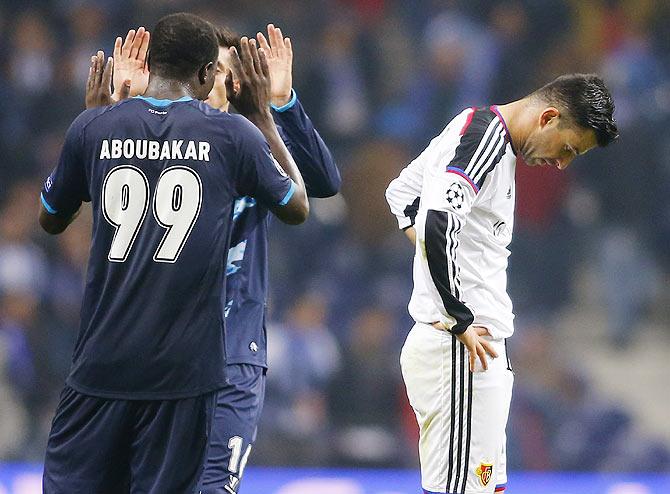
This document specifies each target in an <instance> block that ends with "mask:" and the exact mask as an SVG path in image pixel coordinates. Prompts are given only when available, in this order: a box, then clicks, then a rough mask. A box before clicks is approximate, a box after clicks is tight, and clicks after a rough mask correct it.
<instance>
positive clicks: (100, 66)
mask: <svg viewBox="0 0 670 494" xmlns="http://www.w3.org/2000/svg"><path fill="white" fill-rule="evenodd" d="M95 58H96V61H95V84H96V85H97V86H100V85H101V84H102V73H103V70H104V68H105V62H104V60H105V52H103V51H102V50H98V53H97V54H96V56H95Z"/></svg>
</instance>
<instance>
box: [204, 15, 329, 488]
mask: <svg viewBox="0 0 670 494" xmlns="http://www.w3.org/2000/svg"><path fill="white" fill-rule="evenodd" d="M218 40H219V60H218V73H219V74H218V75H217V82H216V83H215V85H214V89H213V90H212V93H210V97H209V99H208V100H207V102H208V103H209V104H211V105H212V106H216V107H218V108H220V109H222V110H224V111H225V110H227V108H228V101H227V99H226V93H225V91H224V90H223V87H222V78H223V77H222V75H223V74H225V73H226V72H227V68H228V67H229V66H230V56H229V47H231V46H236V45H237V44H238V43H239V40H238V39H237V37H236V36H234V35H233V34H232V33H230V32H228V31H227V30H225V29H219V32H218ZM257 41H258V44H259V45H260V46H261V47H262V48H264V50H265V53H267V54H268V65H269V68H270V75H271V81H272V83H271V87H272V110H273V111H272V115H273V117H274V120H275V123H276V124H277V127H278V129H279V132H280V135H281V136H282V139H283V140H284V142H285V144H286V147H287V148H288V149H289V151H290V152H291V155H292V156H293V158H294V159H295V162H296V164H297V165H298V168H299V169H300V172H301V174H302V177H303V178H304V180H305V187H306V189H307V193H308V195H309V196H311V197H330V196H332V195H335V194H336V193H337V192H338V190H339V187H340V183H341V179H340V173H339V171H338V169H337V166H336V164H335V162H334V160H333V158H332V155H331V153H330V151H329V149H328V147H327V146H326V145H325V143H324V142H323V140H322V139H321V136H320V135H319V133H318V132H317V131H316V129H315V128H314V126H313V124H312V122H311V120H310V119H309V117H308V116H307V114H306V113H305V110H304V109H303V107H302V105H301V104H300V101H299V100H298V98H297V96H296V93H295V91H293V89H292V59H293V50H292V47H291V42H290V39H289V38H284V37H283V35H282V32H281V30H280V29H279V28H277V27H275V26H274V25H272V24H270V25H269V26H268V36H267V38H266V37H265V36H264V35H263V34H262V33H258V34H257ZM271 218H272V216H271V215H270V214H269V211H268V208H267V207H266V206H264V205H263V204H261V203H259V202H258V201H256V200H255V199H254V198H252V197H243V198H240V199H237V200H236V201H235V208H234V213H233V219H234V224H233V234H232V239H231V244H230V251H229V253H228V260H227V267H226V272H227V276H226V298H223V299H222V304H223V306H224V311H225V312H224V313H225V315H226V329H225V331H226V337H225V341H226V363H227V367H226V374H227V375H228V385H227V386H226V387H225V388H224V389H222V390H221V392H220V393H219V397H218V403H217V409H216V412H215V416H214V423H213V426H212V434H211V438H210V446H209V451H208V454H207V461H206V463H205V470H204V473H203V477H202V483H201V487H200V489H201V490H200V493H201V494H231V493H236V492H239V489H240V480H241V477H242V474H243V472H244V467H245V465H246V463H247V460H248V459H249V455H250V453H251V448H252V445H253V443H254V441H255V439H256V430H257V427H258V422H259V419H260V415H261V410H262V407H263V400H264V394H265V372H266V369H267V341H266V334H265V309H266V300H267V296H268V230H269V226H270V223H271Z"/></svg>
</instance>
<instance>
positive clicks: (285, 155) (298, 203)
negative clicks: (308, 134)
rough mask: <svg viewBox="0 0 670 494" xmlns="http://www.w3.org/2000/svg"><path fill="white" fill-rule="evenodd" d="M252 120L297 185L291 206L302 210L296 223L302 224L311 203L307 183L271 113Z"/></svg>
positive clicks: (275, 156)
mask: <svg viewBox="0 0 670 494" xmlns="http://www.w3.org/2000/svg"><path fill="white" fill-rule="evenodd" d="M250 120H251V122H252V123H253V124H254V125H256V127H258V129H259V130H260V131H261V133H262V134H263V136H264V137H265V140H266V141H267V142H268V145H269V146H270V151H271V152H272V155H273V156H274V158H275V159H276V160H277V162H278V163H279V165H280V166H281V167H282V169H283V170H284V171H285V172H286V174H287V175H288V176H289V177H290V178H291V180H293V182H294V183H295V186H296V187H295V192H294V193H293V196H292V197H293V199H292V201H291V202H290V203H289V204H290V205H291V206H295V207H297V208H298V209H300V214H299V216H301V217H302V219H301V221H296V222H295V223H302V221H304V220H305V219H306V218H307V215H308V214H309V201H308V199H307V191H306V189H305V182H304V180H303V178H302V175H301V173H300V170H299V169H298V166H297V165H296V163H295V161H294V160H293V158H292V157H291V153H290V152H289V150H288V149H287V147H286V145H285V144H284V141H283V140H282V138H281V136H280V135H279V131H278V130H277V126H276V125H275V123H274V120H272V116H271V115H270V114H269V112H268V114H267V115H265V116H262V115H261V116H259V117H257V118H254V119H250ZM275 213H276V212H275Z"/></svg>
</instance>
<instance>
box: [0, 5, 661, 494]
mask: <svg viewBox="0 0 670 494" xmlns="http://www.w3.org/2000/svg"><path fill="white" fill-rule="evenodd" d="M178 10H188V11H191V12H195V13H199V14H201V15H203V16H205V17H206V18H208V19H211V20H212V21H215V22H220V23H225V24H226V25H228V26H230V27H232V28H234V29H235V30H237V31H238V32H240V33H243V34H253V33H255V32H257V31H258V30H262V29H264V26H265V25H266V24H267V23H268V22H274V23H276V24H277V25H279V26H281V27H282V29H283V31H284V33H285V35H289V36H290V37H291V38H292V41H293V46H294V52H295V58H294V87H295V88H296V90H297V93H298V95H299V97H300V98H301V100H302V101H303V104H304V105H305V107H306V109H307V111H308V113H309V114H310V115H311V116H312V118H313V120H314V121H315V123H316V126H317V128H318V129H319V130H320V131H321V133H322V135H323V136H324V138H325V140H326V142H327V143H328V144H329V145H330V147H331V149H332V150H333V152H334V154H335V156H336V158H337V161H338V163H339V165H340V167H341V170H342V173H343V177H344V184H343V187H342V193H341V195H339V196H337V197H335V198H332V199H327V200H315V201H314V202H313V206H312V215H311V217H310V219H309V220H308V222H307V223H306V224H305V225H303V226H301V227H298V228H294V227H292V228H286V227H283V226H281V225H279V224H277V225H275V226H274V228H273V230H272V232H271V237H272V241H271V249H272V250H271V262H270V265H271V280H272V294H271V300H270V308H269V310H270V317H269V322H268V332H269V338H270V371H269V374H268V393H267V399H266V405H265V411H264V414H263V420H262V423H261V428H260V435H259V441H258V443H257V445H256V447H255V449H254V452H253V454H252V456H251V465H252V467H251V468H252V469H253V467H254V466H257V465H262V466H264V467H271V468H269V469H268V468H266V469H261V470H256V474H254V473H253V472H254V471H253V470H250V471H249V472H250V474H249V478H248V479H247V480H248V487H247V488H248V489H249V490H248V491H247V492H251V493H253V492H270V490H269V489H271V488H275V487H277V488H278V486H279V485H280V484H281V482H282V481H281V480H276V482H277V483H276V484H272V483H269V484H263V485H264V487H255V488H254V487H253V485H252V483H253V482H254V480H253V477H256V478H257V479H256V480H255V482H263V481H264V479H272V478H274V477H273V475H275V476H276V475H279V476H281V475H287V476H288V477H291V478H294V477H295V478H298V477H300V476H304V475H307V474H306V473H305V471H303V470H301V471H291V470H280V469H277V468H276V467H280V466H284V467H286V466H290V467H319V468H323V467H331V468H332V467H338V468H351V467H356V468H361V467H365V468H395V469H410V470H408V471H407V472H405V474H404V476H403V474H402V472H400V473H399V475H401V477H402V478H403V479H404V480H396V481H393V482H394V486H395V489H397V492H398V493H399V492H403V493H404V492H408V493H409V492H413V489H414V488H415V487H417V484H416V478H417V477H416V467H417V454H416V446H415V440H416V431H415V423H414V418H413V416H412V413H411V410H410V409H409V408H408V405H407V403H406V399H405V397H404V389H403V386H402V381H401V377H400V374H399V365H398V356H399V351H400V347H401V344H402V342H403V339H404V337H405V335H406V333H407V331H408V330H409V328H410V326H411V321H410V319H409V316H408V314H407V311H406V304H407V301H408V298H409V294H410V290H411V263H410V258H411V255H412V249H411V247H410V246H409V244H408V242H407V240H406V239H405V238H404V236H403V235H402V234H400V233H399V232H398V231H397V229H396V225H395V220H394V218H393V217H392V216H391V215H390V213H389V212H388V209H387V206H386V203H385V201H384V194H383V193H384V189H385V187H386V185H387V184H388V182H389V181H390V180H391V179H392V178H393V177H395V176H396V175H397V173H398V171H399V170H400V169H401V167H402V166H404V164H406V163H407V162H408V161H409V160H410V159H411V158H413V157H414V156H415V155H416V154H417V153H418V152H419V151H420V150H421V149H423V147H425V146H426V144H427V143H428V141H429V140H430V138H431V137H432V136H433V135H435V134H437V133H438V132H439V131H440V130H441V129H442V128H443V127H444V125H445V124H446V122H447V121H448V120H449V119H450V118H451V117H452V116H453V115H454V114H455V113H456V112H458V111H460V109H462V108H463V107H465V106H472V105H483V104H487V103H488V104H490V103H504V102H507V101H510V100H512V99H515V98H518V97H521V96H523V95H525V94H526V93H527V92H529V91H530V90H532V89H534V88H535V87H537V86H539V85H541V84H543V83H545V82H547V81H549V80H550V79H552V78H553V77H555V76H556V75H559V74H561V73H565V72H577V71H582V72H584V71H595V72H598V73H600V74H601V75H602V76H603V77H604V78H605V80H606V82H607V83H608V84H609V86H610V87H611V89H612V92H613V94H614V99H615V103H616V106H617V112H616V117H617V120H618V123H619V128H620V132H621V139H620V141H619V142H618V143H616V144H615V145H613V146H611V147H610V148H608V149H605V150H596V151H594V152H592V153H590V154H589V155H587V156H586V157H584V158H580V159H579V160H578V161H577V162H576V163H575V164H574V166H572V167H571V168H570V169H569V170H568V171H567V172H566V173H560V172H558V171H555V170H548V169H543V170H534V169H530V168H527V167H523V166H521V167H519V168H518V173H517V175H518V177H517V180H518V187H517V190H518V199H517V223H516V225H515V240H514V243H513V245H512V251H513V254H512V258H511V265H510V270H509V274H510V286H509V289H510V291H511V294H512V297H513V300H514V301H515V312H516V313H517V324H516V326H517V331H516V334H515V335H514V337H513V338H512V339H511V340H510V342H509V346H510V351H511V355H512V362H513V366H514V368H515V373H516V382H515V390H514V398H513V403H512V409H511V415H510V421H509V427H508V441H509V444H508V456H509V460H508V462H509V467H510V468H511V469H512V470H513V471H514V472H519V473H517V474H516V475H517V476H518V477H517V478H519V479H525V482H518V483H517V486H515V487H514V490H512V492H518V493H520V492H526V490H523V491H522V490H521V488H522V487H524V486H523V485H522V484H525V489H531V490H529V491H528V492H554V491H550V490H544V489H540V487H539V485H540V484H536V485H535V484H534V482H535V481H530V480H528V478H526V477H522V475H523V474H522V473H520V472H523V471H559V472H560V471H566V472H567V471H583V472H589V471H592V472H593V471H595V472H642V475H640V476H637V477H630V478H621V477H618V478H613V477H612V478H609V480H607V479H608V477H602V476H598V477H580V476H574V475H570V476H566V477H558V478H559V479H561V480H559V481H557V482H556V484H559V483H560V482H563V481H567V480H568V479H569V480H571V481H573V482H577V481H579V482H580V483H581V484H580V485H583V486H585V487H584V488H585V489H586V490H584V491H583V492H585V493H586V492H594V493H595V492H610V493H614V492H617V493H619V494H622V493H626V494H633V493H634V494H647V493H651V492H659V493H660V492H670V487H668V485H667V482H670V480H668V477H667V474H668V473H669V472H670V426H669V425H668V418H669V417H668V411H667V410H668V407H669V405H670V393H668V378H670V371H669V370H668V365H667V362H668V354H670V333H669V331H668V328H669V326H670V325H669V323H670V286H669V284H668V279H669V278H668V276H669V274H670V248H669V246H670V125H669V124H670V2H667V1H662V0H658V1H654V0H593V1H580V0H525V1H520V0H501V1H493V0H462V1H434V0H413V1H411V2H410V1H406V2H405V1H393V0H339V1H336V0H283V1H279V0H265V1H260V0H259V1H202V0H201V1H198V2H189V1H178V0H162V1H158V0H136V1H126V2H119V1H116V0H100V1H66V0H35V1H30V2H16V1H13V0H1V1H0V102H1V103H0V105H1V111H0V156H2V159H1V160H0V492H2V493H4V492H5V490H6V492H8V493H10V492H26V493H27V492H37V491H31V490H30V487H25V486H27V485H33V489H34V488H35V485H36V484H34V483H33V484H30V482H31V481H30V480H25V479H24V482H23V483H22V484H21V482H19V481H18V480H16V479H17V478H20V477H21V475H22V473H21V472H27V474H28V475H29V476H30V475H32V477H30V478H32V479H33V482H34V479H35V473H34V472H35V471H36V470H35V469H36V468H37V469H39V463H40V462H41V460H42V457H43V450H44V445H45V441H46V435H47V433H48V429H49V425H50V420H51V417H52V414H53V410H54V407H55V404H56V400H57V397H58V394H59V392H60V390H61V387H62V383H63V379H64V376H65V375H66V372H67V370H68V365H69V361H70V354H71V349H72V346H73V342H74V339H75V335H76V330H77V321H78V311H79V304H80V297H81V294H82V276H83V271H84V269H85V263H86V259H87V255H88V251H87V249H88V238H89V228H90V212H89V211H84V213H83V214H82V216H81V217H80V218H79V219H78V221H77V222H76V223H75V224H74V225H73V226H72V227H71V228H70V229H69V230H68V231H67V232H66V233H65V234H64V235H61V236H60V237H58V238H50V237H48V236H47V235H45V234H43V233H41V232H40V231H38V226H37V221H36V217H37V205H38V194H39V189H40V187H41V182H42V180H43V178H44V177H46V176H47V174H48V173H49V172H50V170H51V168H52V167H53V166H54V164H55V162H56V159H57V156H58V152H59V147H60V145H61V143H62V141H63V136H64V133H65V130H66V128H67V126H68V125H69V123H70V122H71V121H72V119H73V118H74V117H75V116H76V115H77V114H78V113H79V112H80V111H81V110H82V108H83V94H84V83H85V78H86V75H87V67H88V59H89V56H90V55H91V54H92V53H94V52H95V50H97V49H99V48H103V49H104V50H105V52H106V53H107V54H110V52H111V48H112V44H113V41H114V37H115V36H117V35H124V34H125V32H126V31H127V30H128V29H129V28H131V27H137V26H139V25H144V26H147V27H148V28H149V29H151V26H152V25H153V24H154V23H155V21H156V20H157V19H158V18H159V17H160V16H161V15H163V14H165V13H169V12H174V11H178ZM147 296H152V294H147ZM203 358H206V355H204V354H203ZM26 465H28V466H26ZM30 465H32V466H30ZM35 465H37V466H35ZM31 472H32V473H31ZM278 472H279V473H278ZM281 472H283V473H281ZM336 472H337V471H335V473H333V471H331V472H330V474H328V473H327V472H326V473H324V472H323V471H320V473H319V475H321V476H323V475H326V476H328V475H331V477H332V476H335V477H336V478H339V477H338V475H337V473H336ZM644 472H649V473H648V474H645V473H644ZM659 473H661V474H663V473H665V474H666V477H653V476H652V475H656V474H659ZM353 475H354V476H356V475H358V476H360V477H361V479H360V485H359V487H360V489H361V490H359V491H357V490H353V489H350V490H345V487H342V486H343V485H344V484H341V485H340V487H334V488H333V487H332V486H331V487H328V488H327V487H325V484H324V485H322V486H321V487H319V488H316V487H308V488H307V490H303V491H298V490H290V489H289V488H286V489H285V491H282V492H286V493H288V492H291V493H293V492H319V493H320V494H321V493H322V494H327V493H329V492H333V493H342V494H349V492H352V493H359V492H360V493H363V492H365V493H368V492H369V493H372V492H382V491H380V490H374V489H382V490H383V489H386V491H385V492H389V491H388V488H390V487H392V486H391V484H390V481H388V482H389V485H385V484H386V483H387V480H379V479H380V477H375V475H377V474H375V473H374V472H358V473H354V474H353ZM390 475H391V474H390V473H389V474H388V476H387V477H383V476H382V477H381V478H382V479H384V478H386V479H390V478H391V477H390ZM345 476H346V475H344V473H343V474H342V478H344V477H345ZM369 476H372V477H374V478H376V479H377V480H376V482H377V484H374V485H378V487H373V484H372V483H370V484H368V483H366V482H368V481H369V482H373V481H372V480H369V479H368V480H365V479H367V478H368V477H369ZM288 477H287V478H288ZM372 477H370V478H372ZM21 478H23V477H21ZM277 478H278V477H277ZM399 478H400V477H398V479H399ZM513 478H514V477H513ZM533 478H539V477H533ZM551 478H552V479H556V478H557V477H551ZM575 479H577V480H575ZM579 479H582V480H583V482H582V481H580V480H579ZM603 479H605V480H603ZM645 479H647V480H646V481H645ZM600 481H603V482H605V481H606V484H607V485H606V484H605V483H604V484H602V485H601V484H598V482H600ZM3 482H5V484H3ZM12 482H15V483H14V484H12ZM267 482H272V480H267ZM352 482H355V481H352ZM403 482H405V484H407V485H408V486H409V487H406V489H408V490H406V491H405V490H402V489H405V487H401V486H402V485H403ZM528 482H530V483H531V484H533V485H534V486H533V485H529V484H528ZM537 482H539V480H537ZM645 482H646V484H645ZM663 482H666V484H664V483H663ZM551 483H552V485H553V484H554V482H551ZM614 484H617V486H614ZM12 485H14V486H13V487H12ZM17 485H22V486H24V487H23V490H20V489H21V487H17ZM257 485H261V484H257ZM282 485H283V484H282ZM352 485H353V484H352ZM565 485H568V484H565ZM645 485H646V487H645ZM510 488H512V487H510ZM3 489H5V490H3ZM328 489H330V490H328ZM517 489H519V490H517ZM547 489H549V487H547ZM589 489H591V490H589ZM607 489H610V490H607ZM659 489H661V490H659ZM244 490H245V489H243V492H244ZM272 492H274V491H272ZM277 492H279V491H277ZM394 492H396V491H394ZM556 492H571V493H576V492H578V490H577V487H576V484H575V487H573V488H569V487H565V490H563V491H556ZM579 492H581V491H579Z"/></svg>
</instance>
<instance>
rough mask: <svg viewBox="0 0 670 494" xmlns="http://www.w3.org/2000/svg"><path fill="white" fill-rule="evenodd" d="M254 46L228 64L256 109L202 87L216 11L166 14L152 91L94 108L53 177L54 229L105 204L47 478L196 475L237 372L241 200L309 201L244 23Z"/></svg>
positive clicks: (285, 215)
mask: <svg viewBox="0 0 670 494" xmlns="http://www.w3.org/2000/svg"><path fill="white" fill-rule="evenodd" d="M241 52H242V59H243V61H240V59H239V57H238V53H237V51H236V50H232V51H231V61H232V66H233V68H234V70H235V73H236V76H237V78H238V79H239V85H238V88H237V89H235V88H234V87H233V84H232V77H231V76H229V77H228V80H227V88H228V91H229V94H228V98H229V99H230V100H231V101H232V102H233V103H234V104H235V106H236V108H237V109H238V110H239V111H240V113H241V114H242V115H244V116H245V117H247V118H246V119H245V118H244V117H242V116H237V115H228V114H225V113H222V112H220V111H218V110H214V109H212V108H210V107H209V106H208V105H205V104H204V103H202V102H200V101H198V100H203V99H205V98H206V97H207V95H208V94H209V92H210V90H211V88H212V86H213V83H214V78H215V70H216V65H215V64H216V60H217V53H218V49H217V40H216V35H215V32H214V30H213V28H212V27H211V25H210V24H209V23H207V22H206V21H204V20H202V19H200V18H198V17H196V16H193V15H190V14H174V15H171V16H167V17H165V18H163V19H161V20H160V21H159V23H158V24H157V26H156V28H155V29H154V31H153V40H152V44H151V52H150V55H149V61H148V62H149V67H150V69H151V76H150V79H149V86H148V88H147V91H146V93H145V95H144V96H143V97H141V98H131V99H127V100H124V101H122V102H120V103H118V104H115V105H112V106H105V107H102V108H96V109H92V110H87V111H85V112H84V113H82V114H81V115H80V116H79V117H78V118H77V119H76V120H75V121H74V123H73V124H72V126H71V127H70V129H69V130H68V133H67V135H66V139H65V144H64V147H63V151H62V153H61V158H60V161H59V163H58V165H57V167H56V169H55V170H54V171H53V172H52V174H51V175H50V176H49V178H48V179H47V181H46V182H45V185H44V188H43V190H42V196H41V201H42V210H41V212H40V223H41V225H42V226H43V228H44V229H45V230H46V231H48V232H49V233H60V232H62V231H63V230H64V229H65V228H66V227H67V225H68V224H69V223H70V222H71V221H72V219H73V218H74V217H75V216H76V213H77V211H78V209H79V207H80V205H81V203H82V202H83V201H90V202H91V203H92V209H93V220H94V223H93V232H92V244H91V253H90V260H89V266H88V272H87V280H86V291H85V294H84V301H83V304H82V311H81V327H80V331H79V337H78V340H77V343H76V346H75V350H74V355H73V364H72V368H71V372H70V375H69V376H68V379H67V386H66V388H65V389H64V391H63V393H62V395H61V401H60V403H59V406H58V410H57V412H56V416H55V418H54V421H53V423H52V429H51V433H50V437H49V443H48V446H47V454H46V460H45V470H44V480H43V483H44V492H46V493H68V494H69V493H119V492H147V493H172V492H174V493H188V492H193V490H194V489H195V486H196V483H197V481H198V479H199V477H200V475H201V471H202V465H203V458H204V455H205V452H206V446H207V436H208V434H209V429H210V425H211V420H212V414H213V411H214V407H215V403H216V398H217V391H218V390H219V389H221V388H222V387H224V386H225V384H226V380H225V375H224V369H225V366H224V341H223V340H224V338H223V337H224V331H223V326H224V314H223V310H222V306H221V298H222V297H223V296H224V291H225V284H224V273H225V258H226V252H227V250H228V247H229V242H230V233H231V226H232V218H233V202H234V200H235V198H237V197H247V196H249V197H253V198H254V200H256V201H258V203H259V204H263V205H264V206H265V207H267V208H268V209H270V210H271V211H273V213H274V214H275V215H276V216H277V217H279V218H280V219H281V220H282V221H285V222H287V223H300V222H302V221H304V219H305V218H306V216H307V212H308V204H307V199H306V193H305V188H304V183H303V181H302V178H301V176H300V173H299V171H298V169H297V167H296V165H295V163H294V162H293V160H292V158H291V156H290V154H289V152H288V150H287V149H286V147H285V146H284V144H283V141H282V140H281V138H280V136H279V134H278V132H277V130H276V127H275V124H274V121H273V120H272V115H271V113H270V109H269V101H270V82H269V69H268V66H267V60H266V57H265V53H264V51H263V50H257V49H256V47H255V45H250V44H249V43H248V42H247V41H246V40H244V39H243V40H242V43H241ZM111 66H112V61H111V60H110V61H109V62H107V64H104V62H103V60H102V59H101V58H100V57H96V58H95V59H94V61H92V69H91V75H90V78H89V79H90V80H93V81H97V84H98V86H105V85H107V87H108V86H109V80H111ZM92 86H95V83H94V84H90V83H89V87H88V90H89V91H90V90H91V88H92ZM104 100H105V98H102V101H104ZM247 119H248V120H247ZM264 137H265V139H264ZM273 155H274V157H273ZM275 158H276V160H275Z"/></svg>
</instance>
